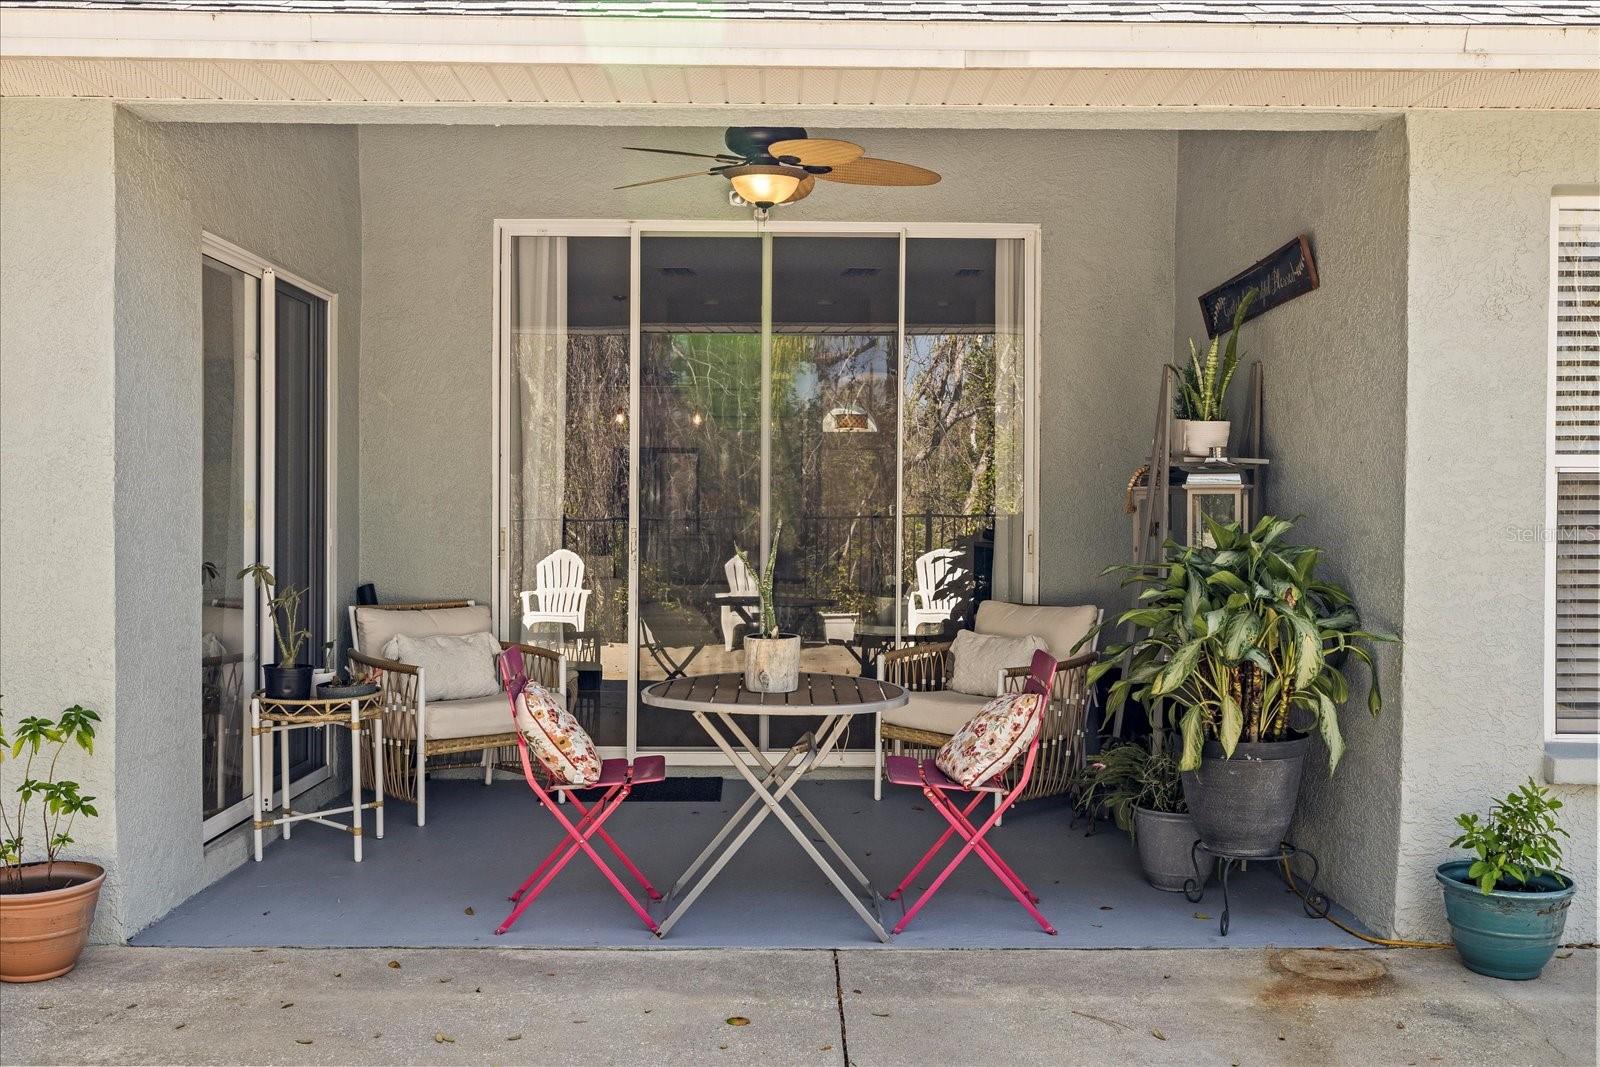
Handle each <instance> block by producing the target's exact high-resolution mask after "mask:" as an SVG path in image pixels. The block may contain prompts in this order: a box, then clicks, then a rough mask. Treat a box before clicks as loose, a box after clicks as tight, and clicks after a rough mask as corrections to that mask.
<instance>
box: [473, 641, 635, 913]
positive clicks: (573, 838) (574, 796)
mask: <svg viewBox="0 0 1600 1067" xmlns="http://www.w3.org/2000/svg"><path fill="white" fill-rule="evenodd" d="M500 682H501V684H502V685H503V686H504V687H505V691H506V698H507V700H509V701H510V703H511V719H512V722H513V723H515V722H516V717H517V696H518V695H519V694H520V693H521V692H522V689H523V687H524V686H525V685H527V683H528V674H527V670H526V668H525V667H524V665H523V662H522V650H521V649H519V648H517V647H515V646H512V647H511V648H508V649H506V650H505V651H504V652H503V653H501V654H500ZM517 750H518V752H519V753H520V754H521V756H522V774H523V777H525V778H526V779H527V780H528V786H529V788H531V789H532V790H533V793H534V795H535V796H537V797H538V798H539V803H540V804H542V805H544V807H545V809H546V810H547V811H549V812H550V814H551V815H552V816H554V817H555V820H556V822H558V823H560V824H561V828H562V829H563V830H564V831H565V832H566V836H565V838H564V839H563V840H562V841H561V842H560V843H559V844H557V845H556V847H555V848H553V849H551V850H550V854H549V855H548V856H546V857H545V858H544V861H543V862H542V863H540V864H539V866H537V867H535V868H534V869H533V873H532V874H530V875H528V877H527V878H526V879H525V880H524V881H523V883H522V884H521V885H519V886H518V887H517V891H516V892H515V893H512V894H511V897H510V899H511V901H512V902H513V903H515V904H516V907H514V908H512V909H511V914H510V915H507V916H506V917H505V921H504V922H502V923H501V924H500V925H499V926H497V927H495V931H494V932H495V933H497V934H503V933H505V932H506V931H507V930H509V929H511V927H512V926H514V925H515V924H516V921H517V920H518V919H519V918H521V917H522V913H523V912H524V911H527V910H528V905H530V904H532V903H533V902H534V901H535V900H537V899H538V897H539V894H540V893H542V892H544V889H545V887H546V886H548V885H549V884H550V883H551V882H552V881H554V880H555V877H556V875H558V874H560V873H561V868H563V867H565V866H566V865H567V862H568V861H569V860H571V859H572V857H573V856H576V855H577V854H578V852H579V851H582V852H583V853H584V854H585V855H587V856H588V857H589V858H590V859H591V860H593V861H594V865H595V866H596V867H598V868H600V873H601V874H603V875H605V878H606V881H608V882H610V883H611V885H612V888H614V889H615V890H616V891H617V892H618V893H620V894H621V895H622V899H623V900H625V901H627V902H628V906H629V907H630V908H632V909H633V913H634V914H635V915H637V916H639V918H640V919H641V920H643V922H644V924H645V926H646V927H647V928H648V929H649V930H650V932H651V933H655V932H656V921H655V920H654V919H652V918H650V913H649V912H647V911H645V909H644V906H643V905H642V904H640V903H639V901H638V899H637V898H635V897H634V895H633V894H632V893H630V892H628V888H627V887H626V886H624V885H623V884H622V881H621V880H620V879H619V878H617V876H616V874H615V873H614V872H613V871H612V870H611V868H610V866H608V865H607V863H606V861H605V860H604V859H603V858H602V857H601V856H600V854H599V853H598V852H596V851H595V850H594V846H593V845H592V844H591V843H590V841H591V839H592V838H595V837H598V838H600V840H601V841H603V842H605V844H606V847H608V848H609V849H611V851H612V852H613V853H615V854H616V857H617V859H618V860H620V861H621V862H622V865H623V866H624V867H626V868H627V869H628V872H629V873H630V874H632V875H633V877H634V878H635V879H637V880H638V882H639V886H640V888H642V889H643V890H644V891H645V895H646V896H648V897H649V898H650V899H651V900H660V899H661V894H660V893H659V892H657V891H656V887H655V886H653V885H651V884H650V880H649V879H648V878H646V877H645V876H644V872H642V871H641V870H639V868H638V866H637V865H636V864H635V863H634V862H633V860H631V859H629V858H628V854H627V853H626V852H624V851H622V846H621V845H618V844H617V843H616V841H614V840H612V837H611V835H610V834H609V833H607V832H606V829H605V822H606V820H607V819H609V818H611V816H612V814H613V813H614V812H615V811H616V810H617V808H619V807H621V806H622V802H623V801H624V800H627V799H628V794H629V793H631V792H632V791H633V787H634V786H636V785H640V784H643V783H645V782H659V781H662V780H663V779H665V778H666V776H667V761H666V757H664V756H638V757H635V758H634V759H633V760H632V761H631V762H630V761H628V760H625V759H608V760H602V761H601V763H600V779H599V781H597V782H595V783H594V785H591V786H576V785H568V784H566V783H564V782H553V781H549V779H548V776H547V775H541V774H540V773H536V772H535V771H534V761H533V760H532V758H531V757H530V754H529V752H528V740H527V738H525V737H523V736H522V731H521V729H518V730H517ZM541 777H545V778H546V781H545V782H541V781H540V778H541ZM579 789H601V790H604V792H603V793H602V794H601V795H600V799H598V800H596V801H594V803H593V804H591V805H587V806H586V805H585V804H584V803H583V800H582V799H581V798H580V797H579V796H578V793H577V790H579ZM552 793H555V794H557V795H560V794H565V795H566V797H567V799H569V800H571V801H572V803H573V806H574V807H576V808H577V809H578V815H579V818H578V822H577V824H576V825H574V824H573V822H572V820H570V819H569V818H567V816H566V814H565V813H564V812H563V811H562V810H561V809H560V807H558V806H557V804H556V797H555V796H552V795H551V794H552Z"/></svg>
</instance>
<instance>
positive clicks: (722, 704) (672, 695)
mask: <svg viewBox="0 0 1600 1067" xmlns="http://www.w3.org/2000/svg"><path fill="white" fill-rule="evenodd" d="M639 699H641V700H643V701H644V702H645V703H646V704H649V705H650V706H652V707H657V708H676V709H679V710H682V711H705V710H707V709H716V710H729V709H732V710H737V711H739V712H741V713H744V714H748V715H872V714H875V713H877V712H880V711H888V710H889V709H890V708H898V707H900V706H902V705H903V704H905V702H906V700H907V697H906V691H905V690H904V689H902V688H901V687H900V686H898V685H895V684H894V683H893V682H880V681H878V680H877V679H875V678H856V677H854V676H852V675H848V674H811V673H809V672H801V674H800V685H799V687H798V688H796V689H795V691H794V692H792V693H756V692H752V691H751V690H749V689H746V688H745V687H744V674H743V673H742V672H741V673H737V674H731V673H730V674H701V675H695V676H693V677H687V678H673V679H671V680H670V681H665V682H657V683H656V684H655V685H652V686H649V687H647V688H646V689H645V690H644V692H642V693H640V694H639Z"/></svg>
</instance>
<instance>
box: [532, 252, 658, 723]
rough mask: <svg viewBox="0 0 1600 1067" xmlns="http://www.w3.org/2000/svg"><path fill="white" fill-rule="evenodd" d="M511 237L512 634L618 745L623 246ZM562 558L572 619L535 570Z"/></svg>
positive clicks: (624, 483) (622, 693) (623, 588)
mask: <svg viewBox="0 0 1600 1067" xmlns="http://www.w3.org/2000/svg"><path fill="white" fill-rule="evenodd" d="M510 240H511V246H510V248H509V250H508V251H509V255H510V260H509V264H508V268H509V272H510V279H509V286H508V290H507V314H508V316H509V327H510V352H509V388H508V389H507V396H506V404H507V412H506V415H507V417H506V427H507V430H506V432H507V442H506V449H507V466H508V470H507V472H506V475H507V479H506V484H507V519H506V523H507V538H506V549H505V552H506V558H505V567H504V571H503V573H504V575H505V580H506V586H505V587H504V590H503V596H504V600H505V602H506V603H507V604H508V605H509V606H510V608H509V617H510V626H509V631H510V633H511V634H512V635H513V636H514V637H515V638H516V639H517V640H519V641H526V642H528V643H530V644H536V645H540V646H543V647H546V648H554V649H559V650H560V651H561V652H563V653H564V654H565V655H566V657H567V666H568V669H569V678H568V683H569V687H570V692H569V693H568V698H569V705H570V706H571V707H572V709H573V712H574V714H576V715H577V716H578V718H579V720H580V721H581V722H582V723H583V725H584V728H585V729H586V730H588V731H589V734H590V736H591V737H593V738H594V740H595V742H596V743H597V744H600V745H606V746H618V747H620V746H623V745H625V744H626V743H627V734H628V721H627V714H628V688H627V686H628V682H627V679H628V647H629V646H628V318H629V316H628V289H629V282H628V240H627V238H624V237H514V238H511V239H510ZM562 549H564V550H566V551H568V552H571V553H573V554H574V555H576V556H577V558H578V561H579V563H580V564H581V565H582V568H583V576H582V578H581V580H580V587H581V588H583V589H586V590H587V591H588V595H587V597H584V598H582V599H583V603H582V605H581V607H580V608H579V611H578V614H577V616H576V618H574V617H573V615H572V614H571V610H570V609H571V607H572V605H571V604H568V603H564V602H563V594H562V593H561V592H560V590H559V589H558V588H552V587H541V584H540V580H539V564H540V562H541V561H543V560H545V559H546V558H548V557H550V555H551V554H552V553H554V552H556V551H558V550H562ZM563 615H565V618H563V617H562V616H563ZM574 674H575V675H576V679H575V680H576V686H575V687H573V686H572V682H573V681H574V679H573V677H572V675H574Z"/></svg>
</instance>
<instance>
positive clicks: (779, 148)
mask: <svg viewBox="0 0 1600 1067" xmlns="http://www.w3.org/2000/svg"><path fill="white" fill-rule="evenodd" d="M767 152H768V153H769V154H770V155H771V156H772V157H773V158H774V159H780V158H783V157H785V156H791V157H793V158H795V159H797V160H799V161H800V165H801V166H803V167H839V166H843V165H844V164H846V163H854V162H855V161H856V160H858V159H860V158H861V157H862V156H863V155H865V154H866V149H864V148H862V147H861V146H860V145H858V144H854V143H852V142H850V141H832V140H827V139H825V138H821V137H801V138H796V139H795V140H792V141H774V142H772V143H771V144H769V145H768V146H767Z"/></svg>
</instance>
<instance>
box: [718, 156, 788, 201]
mask: <svg viewBox="0 0 1600 1067" xmlns="http://www.w3.org/2000/svg"><path fill="white" fill-rule="evenodd" d="M722 173H723V175H724V176H725V177H726V178H727V179H728V182H729V183H730V184H731V185H732V186H733V191H734V192H736V193H738V194H739V199H741V200H743V201H744V202H745V203H747V204H754V205H755V206H756V207H759V208H769V207H772V206H773V205H774V204H781V203H783V202H784V201H785V200H787V199H789V197H791V196H793V195H794V192H795V190H796V189H798V188H799V187H800V182H801V181H802V180H804V179H805V178H806V177H807V176H808V175H807V173H806V172H805V171H804V170H801V169H800V168H799V167H784V166H766V165H760V164H755V165H751V166H747V167H733V168H731V169H729V170H725V171H723V172H722Z"/></svg>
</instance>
